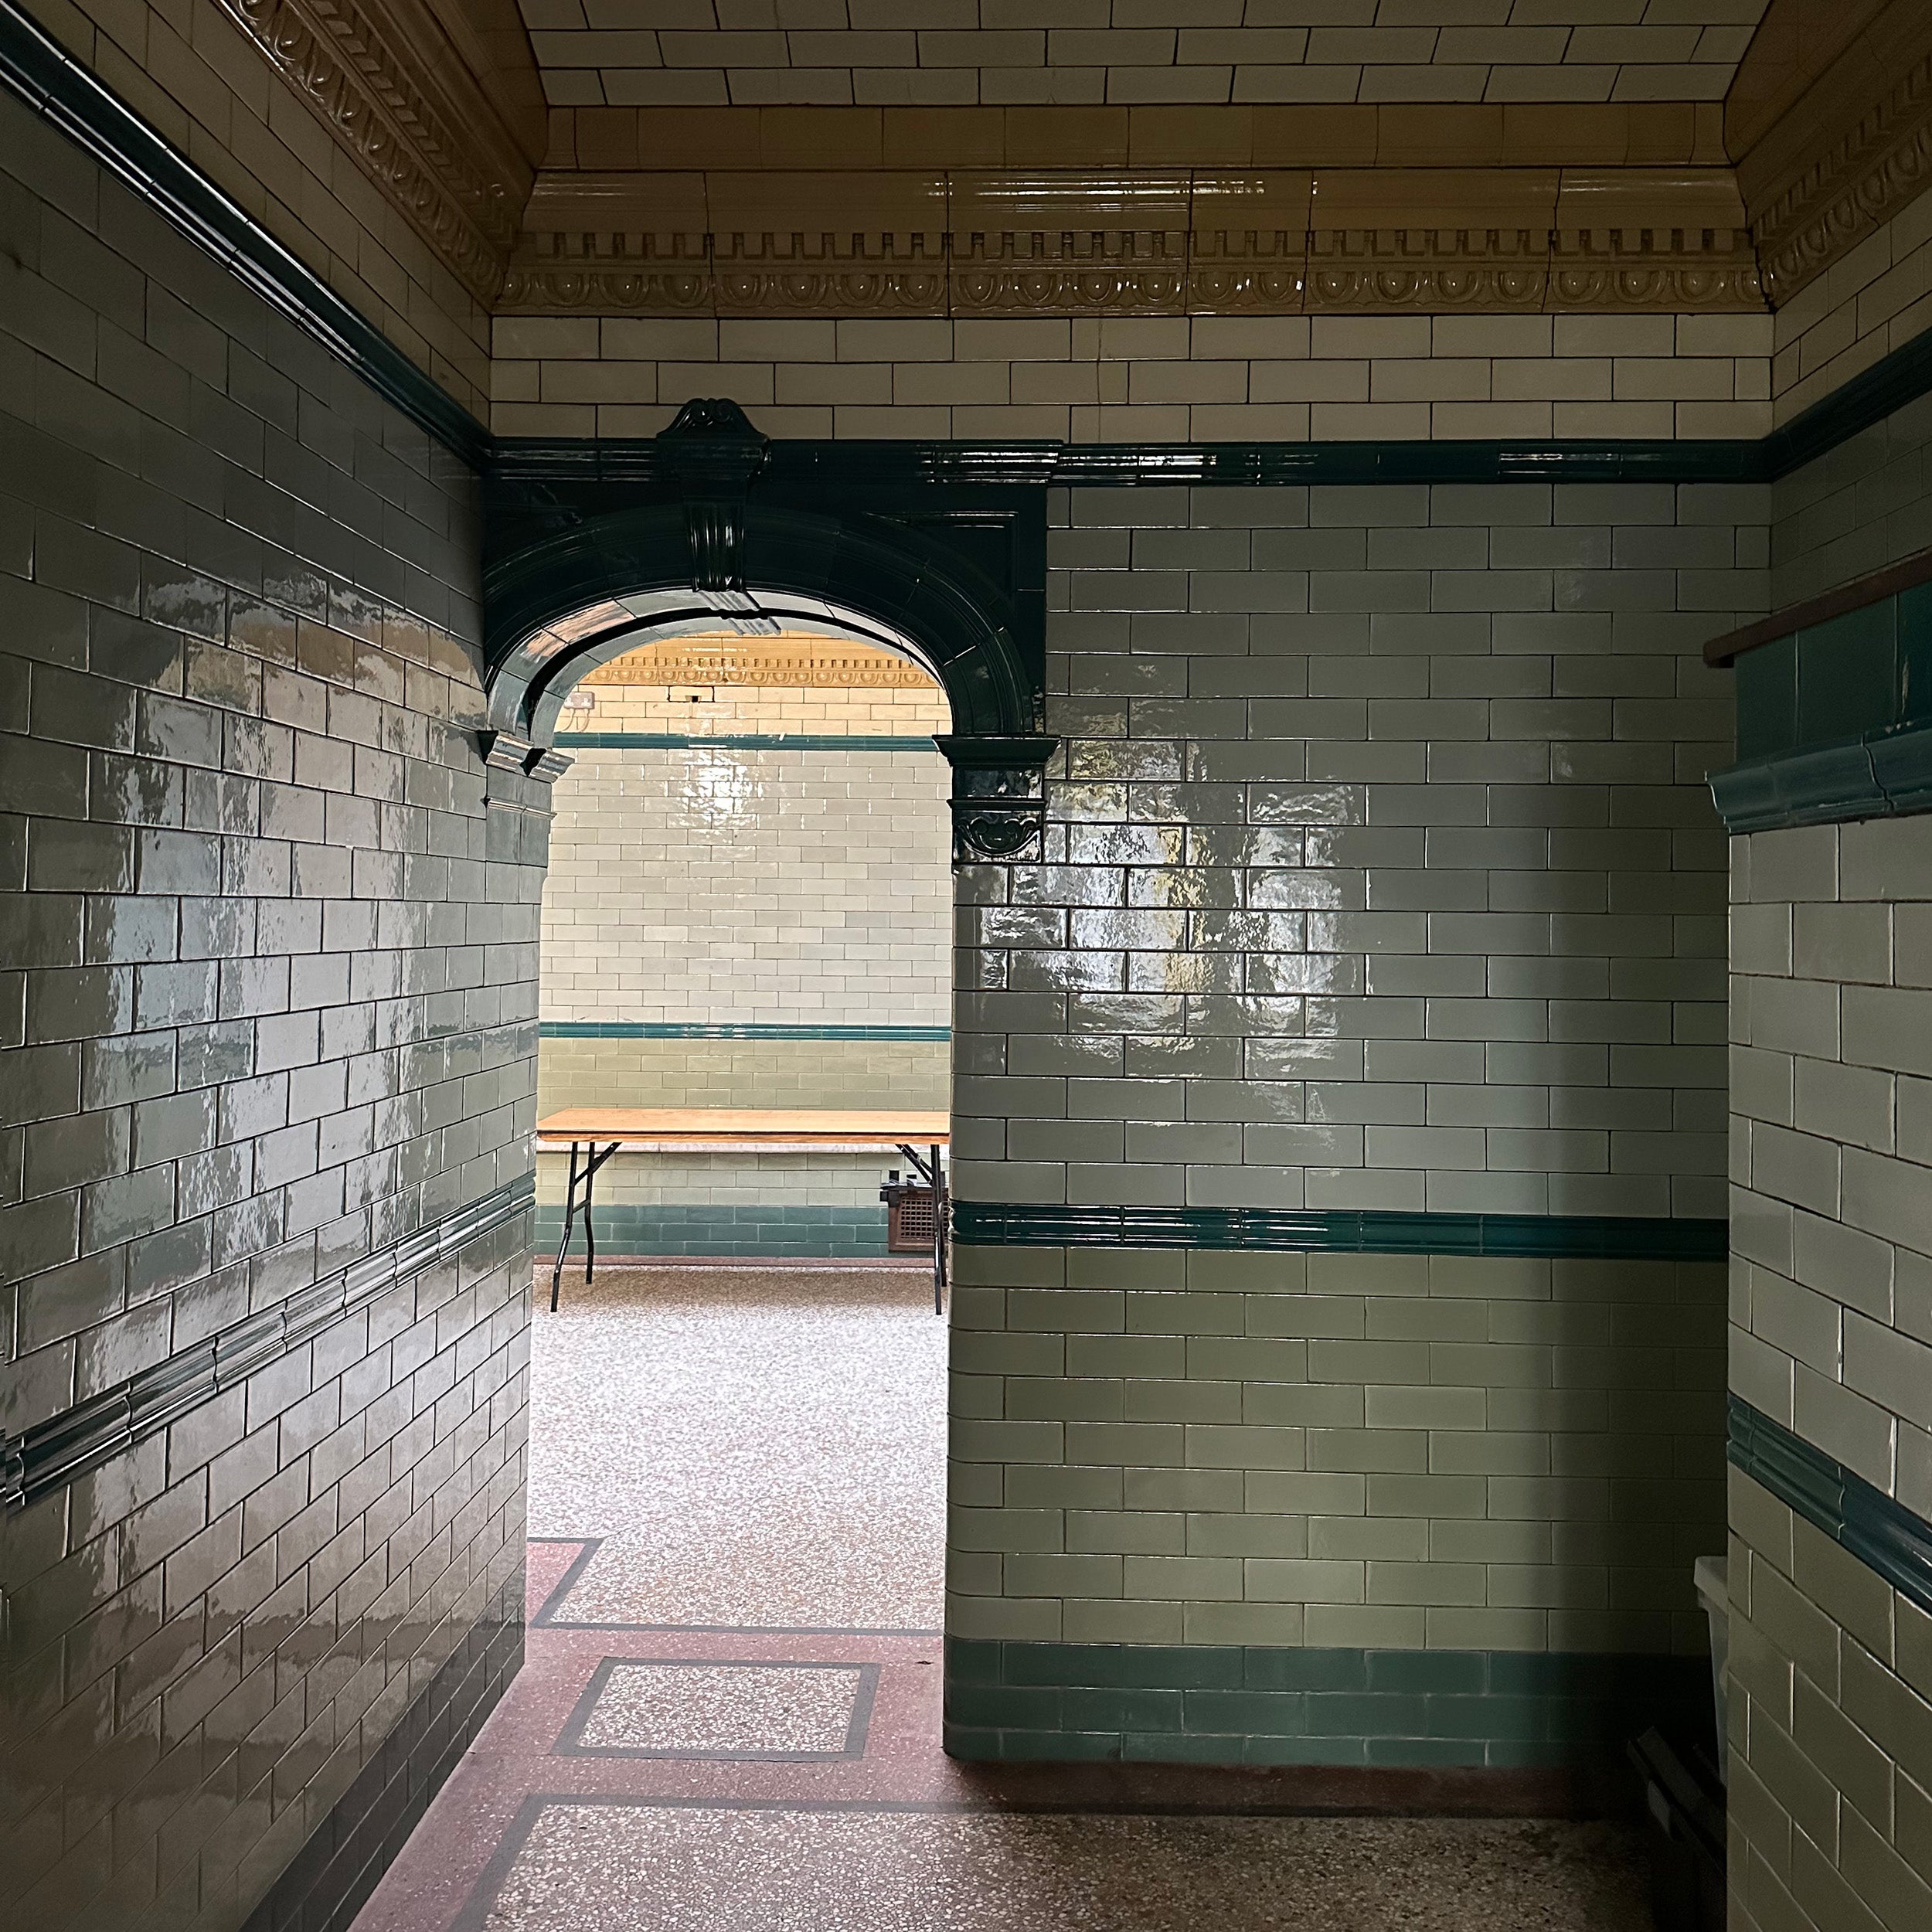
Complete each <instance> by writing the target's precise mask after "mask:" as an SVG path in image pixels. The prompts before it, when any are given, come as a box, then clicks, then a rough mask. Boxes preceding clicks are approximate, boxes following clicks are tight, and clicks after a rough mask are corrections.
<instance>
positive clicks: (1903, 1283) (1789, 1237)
mask: <svg viewBox="0 0 1932 1932" xmlns="http://www.w3.org/2000/svg"><path fill="white" fill-rule="evenodd" d="M1929 431H1932V415H1929V414H1928V412H1927V409H1926V406H1925V405H1924V404H1923V403H1913V404H1912V405H1910V406H1909V407H1907V408H1906V409H1904V410H1900V412H1898V413H1896V415H1894V416H1893V417H1891V418H1890V419H1889V420H1888V421H1886V422H1885V423H1881V424H1879V425H1878V426H1877V427H1875V428H1874V429H1872V430H1868V431H1866V432H1865V433H1864V434H1862V435H1861V436H1859V437H1855V438H1854V439H1853V440H1852V441H1851V442H1849V443H1848V444H1844V445H1842V447H1840V448H1838V449H1837V450H1835V451H1833V452H1832V454H1830V455H1828V456H1827V457H1823V458H1821V459H1820V461H1818V462H1816V463H1815V464H1811V465H1810V466H1808V468H1806V469H1804V470H1803V471H1799V472H1798V474H1795V475H1794V476H1793V477H1791V478H1787V479H1786V480H1785V481H1784V482H1782V483H1781V484H1779V485H1777V493H1776V497H1775V502H1774V507H1775V510H1776V513H1777V516H1776V522H1775V523H1774V531H1773V544H1774V557H1775V560H1776V567H1775V581H1776V583H1777V587H1778V593H1779V600H1780V601H1784V600H1786V599H1787V597H1801V596H1808V595H1811V594H1815V593H1817V592H1818V591H1819V590H1825V589H1828V588H1830V587H1832V586H1833V585H1835V584H1837V583H1842V582H1843V581H1844V580H1845V579H1846V578H1847V577H1851V576H1853V575H1855V574H1857V573H1859V572H1862V571H1865V570H1871V569H1873V568H1876V566H1879V565H1880V564H1883V563H1889V562H1891V561H1893V560H1896V559H1897V558H1899V557H1900V556H1905V555H1907V554H1909V553H1911V552H1913V551H1914V550H1917V549H1922V548H1923V547H1924V546H1925V545H1926V544H1927V542H1928V541H1932V476H1928V474H1927V464H1928V462H1929V461H1932V434H1928V432H1929ZM1731 873H1732V886H1731V893H1732V909H1731V963H1732V973H1733V978H1732V981H1731V1015H1732V1017H1731V1039H1732V1047H1731V1182H1732V1190H1731V1193H1732V1206H1731V1216H1732V1220H1731V1226H1732V1245H1733V1264H1732V1289H1731V1319H1732V1328H1731V1349H1730V1376H1731V1386H1732V1388H1733V1390H1734V1391H1735V1392H1736V1395H1737V1396H1739V1397H1740V1398H1741V1399H1742V1400H1744V1401H1746V1402H1747V1403H1750V1404H1751V1405H1752V1406H1754V1407H1756V1408H1757V1409H1759V1410H1762V1411H1764V1413H1767V1414H1768V1415H1769V1416H1770V1417H1772V1418H1773V1419H1774V1420H1775V1421H1777V1422H1778V1423H1782V1424H1783V1425H1784V1427H1786V1428H1787V1429H1790V1430H1794V1432H1795V1433H1796V1434H1798V1436H1799V1437H1801V1438H1802V1439H1803V1440H1804V1441H1805V1442H1807V1443H1809V1444H1813V1445H1815V1447H1816V1448H1817V1449H1818V1450H1820V1451H1823V1452H1824V1454H1825V1455H1826V1456H1828V1457H1829V1458H1831V1459H1832V1461H1835V1462H1836V1463H1838V1464H1841V1465H1842V1466H1843V1467H1845V1468H1848V1469H1849V1470H1851V1471H1854V1472H1855V1475H1857V1476H1859V1477H1862V1478H1864V1480H1865V1481H1868V1482H1869V1483H1870V1484H1872V1485H1873V1486H1874V1487H1876V1488H1877V1489H1879V1491H1881V1492H1883V1493H1884V1494H1885V1495H1888V1496H1890V1497H1892V1498H1894V1499H1895V1500H1896V1502H1897V1503H1898V1504H1900V1505H1903V1508H1904V1509H1906V1510H1907V1511H1909V1512H1911V1513H1912V1515H1914V1516H1916V1517H1917V1518H1918V1519H1920V1523H1921V1529H1922V1531H1923V1522H1924V1519H1927V1518H1928V1517H1932V1209H1929V1208H1928V1206H1927V1202H1928V1200H1929V1199H1932V1171H1929V1170H1932V818H1928V817H1924V816H1919V817H1911V818H1898V819H1874V820H1869V821H1864V822H1860V823H1852V824H1846V825H1818V826H1812V827H1805V828H1796V829H1791V830H1787V831H1774V832H1758V833H1755V834H1753V835H1750V836H1749V837H1747V838H1738V839H1736V840H1734V841H1733V845H1732V860H1731ZM1730 1527H1731V1545H1730V1549H1731V1563H1730V1589H1731V1602H1732V1636H1731V1670H1732V1692H1731V1702H1730V1741H1731V1782H1730V1791H1731V1831H1732V1845H1731V1873H1732V1889H1733V1908H1734V1920H1733V1922H1734V1923H1736V1924H1738V1925H1740V1926H1742V1927H1748V1928H1750V1929H1751V1932H1757V1928H1760V1927H1763V1928H1767V1929H1768V1928H1770V1927H1781V1928H1782V1927H1804V1928H1809V1927H1816V1928H1818V1932H1835V1928H1836V1927H1839V1926H1842V1925H1858V1926H1866V1925H1870V1924H1873V1923H1884V1924H1886V1925H1888V1926H1902V1925H1910V1924H1915V1923H1920V1922H1922V1921H1923V1920H1925V1919H1926V1918H1927V1916H1928V1915H1929V1914H1932V1795H1928V1794H1932V1743H1929V1740H1932V1615H1929V1614H1927V1607H1926V1604H1925V1601H1924V1599H1923V1596H1921V1597H1920V1600H1918V1601H1917V1602H1914V1601H1913V1600H1910V1599H1908V1598H1907V1597H1905V1596H1903V1595H1902V1594H1899V1593H1898V1592H1897V1591H1896V1590H1894V1589H1893V1587H1892V1586H1891V1584H1890V1583H1888V1582H1887V1581H1886V1579H1885V1578H1884V1577H1881V1576H1880V1575H1879V1574H1877V1573H1876V1572H1874V1571H1873V1570H1870V1569H1869V1568H1867V1567H1866V1565H1865V1564H1864V1563H1861V1562H1860V1561H1859V1560H1858V1559H1857V1558H1856V1557H1855V1556H1852V1555H1850V1554H1849V1553H1847V1552H1846V1551H1845V1550H1844V1549H1842V1548H1840V1547H1839V1546H1838V1544H1837V1543H1835V1542H1833V1541H1832V1540H1831V1539H1830V1538H1829V1537H1828V1536H1826V1535H1825V1534H1824V1533H1822V1532H1821V1530H1820V1529H1818V1528H1816V1527H1815V1526H1814V1525H1813V1524H1812V1523H1811V1522H1808V1521H1807V1520H1806V1519H1804V1517H1802V1516H1794V1512H1793V1511H1792V1510H1791V1509H1790V1508H1788V1507H1787V1506H1786V1505H1785V1504H1784V1503H1783V1502H1780V1501H1779V1500H1778V1499H1777V1498H1775V1497H1774V1496H1772V1495H1770V1494H1768V1493H1767V1492H1766V1491H1765V1490H1764V1488H1760V1486H1759V1485H1758V1484H1757V1482H1755V1481H1753V1480H1752V1479H1751V1478H1749V1477H1748V1476H1746V1475H1743V1474H1742V1473H1741V1472H1739V1471H1733V1476H1732V1488H1731V1514H1730ZM1926 1533H1932V1532H1926Z"/></svg>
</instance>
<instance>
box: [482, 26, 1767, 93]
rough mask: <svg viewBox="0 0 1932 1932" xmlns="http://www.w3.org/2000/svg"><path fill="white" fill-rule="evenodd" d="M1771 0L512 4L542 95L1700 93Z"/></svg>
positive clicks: (1726, 68) (1721, 85)
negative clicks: (518, 8) (539, 74)
mask: <svg viewBox="0 0 1932 1932" xmlns="http://www.w3.org/2000/svg"><path fill="white" fill-rule="evenodd" d="M1766 4H1767V0H521V5H522V9H523V15H524V18H525V19H526V21H527V22H529V27H530V33H531V39H532V43H533V44H534V45H535V47H536V58H537V63H538V65H539V66H540V67H541V68H542V70H543V80H544V85H545V87H546V90H548V92H549V97H550V99H551V100H552V102H553V104H556V105H557V106H560V107H562V106H577V107H583V106H597V105H600V104H606V105H609V106H612V107H624V106H651V105H664V106H682V107H698V106H716V107H722V106H726V105H734V106H740V107H743V106H767V105H772V104H800V105H822V106H859V107H904V106H917V105H930V106H972V105H975V104H982V105H984V104H1066V105H1073V104H1093V103H1100V102H1107V103H1114V104H1121V105H1132V104H1144V103H1151V102H1169V103H1186V102H1196V103H1202V104H1219V103H1226V102H1247V101H1253V102H1264V101H1357V100H1366V101H1383V100H1397V101H1423V100H1539V101H1563V100H1716V99H1718V98H1719V97H1722V95H1723V93H1724V90H1725V89H1726V87H1728V86H1729V85H1730V78H1731V75H1732V73H1733V71H1734V70H1736V66H1737V63H1738V61H1739V60H1740V57H1741V56H1743V52H1744V49H1745V47H1746V46H1747V44H1748V43H1749V42H1750V37H1751V33H1752V31H1753V29H1754V28H1755V27H1756V26H1757V22H1758V19H1759V16H1760V15H1761V14H1762V13H1763V12H1764V9H1765V5H1766Z"/></svg>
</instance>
